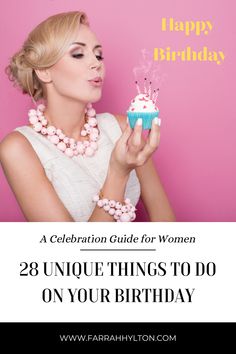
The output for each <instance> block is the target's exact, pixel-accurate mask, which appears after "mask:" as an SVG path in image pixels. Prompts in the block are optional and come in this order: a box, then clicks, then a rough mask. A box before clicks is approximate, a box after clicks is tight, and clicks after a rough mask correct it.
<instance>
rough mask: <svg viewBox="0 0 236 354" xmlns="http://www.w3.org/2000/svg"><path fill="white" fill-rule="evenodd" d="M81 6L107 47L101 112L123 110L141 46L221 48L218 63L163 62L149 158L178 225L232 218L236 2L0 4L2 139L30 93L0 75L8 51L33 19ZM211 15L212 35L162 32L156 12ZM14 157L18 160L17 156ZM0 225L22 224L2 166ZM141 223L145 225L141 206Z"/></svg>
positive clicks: (24, 0) (26, 0)
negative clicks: (157, 129)
mask: <svg viewBox="0 0 236 354" xmlns="http://www.w3.org/2000/svg"><path fill="white" fill-rule="evenodd" d="M71 10H84V11H85V12H86V13H87V15H88V17H89V20H90V23H91V27H92V29H93V30H94V31H95V32H96V33H97V36H98V38H99V39H100V41H101V42H102V44H103V46H104V54H105V63H106V68H107V77H106V82H105V86H104V91H103V98H102V100H101V101H100V102H99V103H98V104H97V105H96V109H97V111H98V112H106V111H107V112H111V113H123V114H124V113H125V111H126V109H127V106H128V104H129V101H130V99H131V98H132V96H133V95H134V94H135V93H136V91H135V88H134V85H133V80H134V78H133V74H132V69H133V67H134V66H137V64H138V62H139V59H140V53H141V50H142V49H144V48H145V49H148V50H151V51H152V50H153V48H154V47H164V48H165V47H166V46H170V47H172V48H173V50H174V49H176V50H181V49H184V48H185V47H186V46H187V45H190V46H191V47H192V48H193V49H196V50H200V48H201V47H202V46H203V45H206V46H207V47H208V48H209V50H216V51H219V50H222V51H223V52H224V53H225V55H226V58H225V61H224V63H223V64H221V65H217V64H216V63H200V62H188V63H186V62H185V63H183V62H176V63H174V62H162V63H161V72H162V73H164V74H166V76H167V78H166V80H165V83H164V84H163V85H162V87H161V92H160V98H159V107H160V111H161V114H160V116H161V117H162V127H161V131H162V133H161V145H160V148H159V150H158V151H157V152H156V154H155V162H156V166H157V170H158V171H159V174H160V176H161V178H162V181H163V184H164V186H165V189H166V191H167V193H168V196H169V199H170V201H171V203H172V206H173V208H174V210H175V213H176V216H177V220H178V221H236V119H235V118H236V108H235V107H236V105H235V71H236V70H235V66H236V65H235V63H236V60H235V59H236V55H235V53H236V51H235V46H236V44H235V43H236V41H235V38H236V31H235V24H234V23H235V13H236V11H235V10H236V7H235V1H234V0H227V1H225V0H198V1H195V0H179V1H178V0H165V1H158V0H145V1H137V0H119V1H113V0H112V1H107V0H97V1H94V0H80V1H74V0H54V1H53V0H41V1H32V0H21V1H17V0H8V1H4V2H3V1H1V2H0V33H1V38H0V39H1V41H0V42H1V59H0V85H1V87H0V88H1V95H0V114H1V118H0V139H2V138H3V137H4V136H5V135H6V134H7V133H8V132H10V131H12V130H13V129H14V128H15V127H17V126H20V125H24V124H26V123H27V110H28V109H29V108H30V107H31V102H30V99H29V98H28V96H23V95H22V94H21V93H20V92H19V91H17V90H16V89H15V88H13V87H12V84H11V83H10V82H9V81H8V79H7V78H6V76H5V74H4V68H5V66H6V65H7V63H8V59H9V57H10V56H11V55H12V54H13V53H14V52H15V51H16V50H18V49H19V47H20V46H21V44H22V42H23V40H24V39H25V37H26V36H27V34H28V33H29V31H31V30H32V29H33V27H34V26H35V25H37V24H38V23H39V22H41V21H42V20H44V19H45V18H46V17H48V16H50V15H52V14H55V13H58V12H64V11H71ZM162 17H167V18H169V17H173V18H175V19H176V20H183V21H184V20H210V21H212V22H213V30H212V32H211V33H210V34H209V35H208V36H200V37H196V36H195V35H193V34H192V35H190V36H189V37H186V36H185V35H184V34H183V33H177V32H176V33H173V32H172V33H170V32H162V31H161V18H162ZM19 158H20V156H19ZM0 191H1V199H0V221H24V217H23V216H22V213H21V211H20V209H19V207H18V206H17V203H16V201H15V198H14V195H13V194H12V192H11V190H10V188H9V186H8V184H7V182H6V180H5V177H4V175H3V173H2V171H1V172H0ZM138 220H139V221H145V220H146V215H145V211H144V209H143V207H142V205H141V204H140V206H139V218H138Z"/></svg>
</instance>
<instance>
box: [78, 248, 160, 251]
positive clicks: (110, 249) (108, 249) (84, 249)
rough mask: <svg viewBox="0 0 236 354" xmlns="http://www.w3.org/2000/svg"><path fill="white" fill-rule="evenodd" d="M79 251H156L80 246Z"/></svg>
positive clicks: (153, 249)
mask: <svg viewBox="0 0 236 354" xmlns="http://www.w3.org/2000/svg"><path fill="white" fill-rule="evenodd" d="M80 251H156V249H155V248H81V249H80Z"/></svg>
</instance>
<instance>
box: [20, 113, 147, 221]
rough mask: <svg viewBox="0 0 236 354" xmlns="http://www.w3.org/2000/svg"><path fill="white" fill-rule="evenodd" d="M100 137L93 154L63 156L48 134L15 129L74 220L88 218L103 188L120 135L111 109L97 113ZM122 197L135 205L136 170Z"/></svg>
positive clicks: (138, 185) (85, 219)
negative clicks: (30, 146)
mask: <svg viewBox="0 0 236 354" xmlns="http://www.w3.org/2000/svg"><path fill="white" fill-rule="evenodd" d="M97 120H98V127H99V130H100V138H99V140H98V151H97V152H96V153H95V155H94V156H93V157H85V156H74V157H72V158H70V157H68V156H66V155H65V154H64V153H62V152H61V151H60V150H58V149H57V147H56V146H54V145H53V144H52V143H51V142H50V141H49V140H48V139H47V138H45V137H44V136H43V135H41V134H39V133H36V132H35V131H34V130H33V129H32V128H31V127H29V126H22V127H18V128H16V129H15V130H17V131H18V132H20V133H21V134H23V135H24V136H25V137H26V138H27V139H28V140H29V142H30V143H31V145H32V147H33V149H34V150H35V152H36V153H37V155H38V157H39V159H40V161H41V163H42V165H43V167H44V170H45V173H46V175H47V177H48V179H49V180H50V182H51V183H52V185H53V187H54V189H55V191H56V193H57V194H58V196H59V198H60V199H61V201H62V202H63V204H64V206H65V207H66V209H67V210H68V211H69V213H70V215H71V216H72V217H73V219H74V220H75V221H87V220H88V219H89V217H90V215H91V214H92V212H93V209H94V203H93V202H92V198H93V196H94V195H95V194H97V193H98V192H99V191H100V189H101V188H102V186H103V184H104V181H105V178H106V174H107V170H108V164H109V160H110V155H111V152H112V150H113V147H114V144H115V143H116V141H117V139H118V138H119V137H120V135H121V129H120V126H119V123H118V122H117V120H116V118H115V117H114V116H113V115H112V114H110V113H101V114H97ZM125 197H126V198H130V200H131V202H132V204H134V205H136V204H137V202H138V200H139V197H140V184H139V181H138V178H137V176H136V173H135V171H132V172H131V173H130V177H129V180H128V183H127V186H126V191H125Z"/></svg>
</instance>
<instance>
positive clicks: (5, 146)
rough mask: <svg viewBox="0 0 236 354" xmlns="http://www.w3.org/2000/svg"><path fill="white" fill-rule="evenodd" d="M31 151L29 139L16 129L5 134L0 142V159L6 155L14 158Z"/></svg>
mask: <svg viewBox="0 0 236 354" xmlns="http://www.w3.org/2000/svg"><path fill="white" fill-rule="evenodd" d="M30 152H33V150H32V147H31V145H30V143H29V141H28V140H27V139H26V138H25V136H24V135H23V134H21V133H20V132H18V131H13V132H11V133H9V134H8V135H6V136H5V138H4V139H3V140H2V141H1V142H0V160H1V161H2V160H3V159H5V158H6V157H7V158H8V159H9V158H11V157H12V158H15V157H17V156H18V158H19V155H21V154H22V153H23V154H26V153H28V154H29V153H30Z"/></svg>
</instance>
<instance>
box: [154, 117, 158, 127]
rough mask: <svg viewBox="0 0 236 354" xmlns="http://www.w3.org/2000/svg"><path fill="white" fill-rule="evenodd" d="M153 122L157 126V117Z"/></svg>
mask: <svg viewBox="0 0 236 354" xmlns="http://www.w3.org/2000/svg"><path fill="white" fill-rule="evenodd" d="M153 120H154V124H156V125H157V124H158V118H157V117H155V118H154V119H153Z"/></svg>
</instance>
